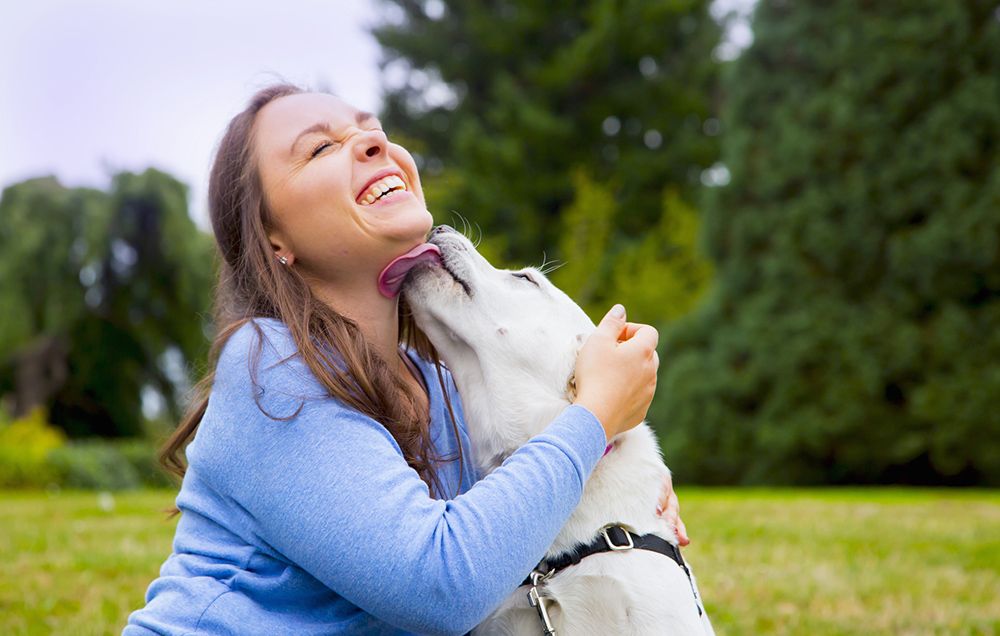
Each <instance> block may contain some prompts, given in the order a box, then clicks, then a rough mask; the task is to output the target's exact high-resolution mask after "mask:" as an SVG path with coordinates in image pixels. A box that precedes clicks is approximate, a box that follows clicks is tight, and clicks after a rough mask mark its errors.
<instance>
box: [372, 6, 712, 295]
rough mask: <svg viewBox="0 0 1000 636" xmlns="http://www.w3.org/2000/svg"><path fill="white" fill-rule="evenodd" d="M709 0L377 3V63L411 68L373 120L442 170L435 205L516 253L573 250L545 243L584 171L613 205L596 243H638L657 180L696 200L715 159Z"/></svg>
mask: <svg viewBox="0 0 1000 636" xmlns="http://www.w3.org/2000/svg"><path fill="white" fill-rule="evenodd" d="M707 4H708V2H707V1H705V0H684V1H682V2H677V1H675V0H656V1H650V0H625V1H611V0H590V1H587V2H511V1H509V0H493V1H490V2H474V3H470V2H459V1H457V0H444V1H437V0H433V1H431V2H414V1H411V0H391V1H385V2H383V6H384V8H385V9H386V13H387V14H388V15H390V16H394V17H393V18H392V19H390V20H389V21H387V22H386V23H385V24H383V25H381V26H379V27H377V28H376V29H375V30H374V34H375V36H376V38H377V39H378V41H379V42H380V44H381V45H382V47H383V49H384V52H385V59H384V62H383V69H384V70H385V71H386V73H385V74H386V75H387V76H390V77H391V76H392V71H393V69H395V71H396V72H397V74H400V75H401V76H402V77H403V78H404V81H402V82H397V83H396V84H389V85H387V86H386V93H385V102H384V104H385V105H384V110H383V113H382V119H383V121H384V123H385V124H386V127H387V128H388V130H389V133H390V135H391V136H394V137H395V138H397V139H398V140H400V141H401V143H403V144H404V145H405V146H406V147H407V148H410V149H411V150H412V151H414V152H415V153H416V154H417V155H418V156H419V166H420V168H421V174H422V176H423V179H424V181H427V182H433V181H434V180H435V179H436V178H444V180H445V181H446V183H447V187H446V188H435V187H434V186H433V185H432V186H431V188H430V189H431V191H432V194H433V195H434V196H432V197H429V199H428V201H429V206H431V211H432V212H434V213H435V214H436V215H438V217H439V220H441V219H440V217H441V216H442V215H443V216H447V214H448V213H449V212H451V211H457V212H459V213H461V214H462V215H464V216H465V217H468V218H469V219H471V220H473V221H475V222H477V223H479V225H480V227H481V228H482V230H483V232H484V234H485V236H486V242H487V243H488V244H490V246H491V249H493V250H494V251H495V252H497V253H502V254H503V255H504V257H505V258H507V259H509V260H510V261H513V262H517V263H520V264H523V263H526V262H533V261H535V260H536V259H539V258H540V257H541V256H542V253H543V252H545V253H546V255H547V256H549V257H557V258H559V259H561V260H568V259H567V258H566V256H567V255H566V254H562V253H553V247H554V246H556V245H558V244H559V243H560V230H561V228H562V227H563V225H564V224H563V222H562V220H561V216H562V214H563V212H564V211H565V210H566V209H567V208H568V206H570V205H571V203H572V202H573V200H574V199H575V198H576V196H577V194H578V193H577V192H576V191H575V190H574V180H573V177H572V175H573V174H574V173H579V174H585V175H587V176H586V178H587V179H589V180H590V181H591V182H593V183H595V184H596V185H597V186H598V187H602V188H605V189H608V190H609V192H610V194H611V196H612V198H613V201H614V204H615V205H614V206H613V210H612V211H613V212H614V217H613V218H611V219H609V226H608V231H609V243H608V245H609V249H608V251H606V252H605V253H604V254H603V257H604V258H606V259H613V258H614V257H615V256H616V255H617V254H619V253H620V251H622V250H625V249H628V248H629V247H630V246H631V245H632V244H633V243H635V242H636V241H639V240H640V237H641V235H642V234H643V233H644V232H645V231H646V229H647V228H649V227H655V226H656V225H657V223H658V221H659V219H660V216H661V211H662V207H661V201H662V196H663V191H664V188H666V187H668V186H669V187H672V188H674V190H675V191H676V192H677V194H678V196H680V197H681V198H682V199H685V200H688V201H690V200H691V198H692V196H693V192H694V191H695V189H696V188H697V185H698V179H699V175H700V173H701V170H702V169H703V168H705V167H707V166H710V165H712V164H713V163H714V162H715V161H716V159H717V143H716V138H715V137H714V136H713V135H714V134H715V132H716V126H715V124H716V122H715V121H714V120H711V104H710V98H711V94H712V92H711V91H712V87H713V82H714V80H715V75H716V63H715V62H714V61H713V59H712V57H711V52H712V50H713V48H714V47H715V46H716V44H717V43H718V40H719V27H718V25H717V24H716V23H715V22H713V21H712V19H711V18H710V16H709V15H708V13H707ZM400 70H401V71H402V73H399V71H400ZM706 122H708V125H707V127H706V126H705V124H706ZM706 130H707V132H706ZM575 183H576V184H577V185H579V184H580V181H579V180H577V181H576V182H575ZM449 220H450V219H448V218H445V219H443V221H445V222H447V221H449ZM588 265H590V266H593V268H594V269H595V270H603V271H606V272H610V270H609V269H608V268H607V267H604V266H602V265H601V264H600V263H589V264H588ZM609 275H610V274H609ZM595 284H596V285H597V286H598V287H605V286H607V285H608V284H610V280H600V281H597V282H596V283H595Z"/></svg>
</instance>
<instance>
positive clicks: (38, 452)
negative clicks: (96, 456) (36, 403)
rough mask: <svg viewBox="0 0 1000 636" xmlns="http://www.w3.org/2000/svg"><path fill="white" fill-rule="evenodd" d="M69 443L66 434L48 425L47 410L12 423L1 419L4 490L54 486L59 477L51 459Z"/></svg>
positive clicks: (1, 481)
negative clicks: (55, 452) (57, 450)
mask: <svg viewBox="0 0 1000 636" xmlns="http://www.w3.org/2000/svg"><path fill="white" fill-rule="evenodd" d="M0 415H2V412H0ZM65 442H66V438H65V436H64V435H63V433H62V431H60V430H59V429H57V428H55V427H53V426H51V425H49V423H48V422H47V421H46V413H45V408H44V407H35V408H34V409H32V410H31V411H30V412H29V413H28V414H27V415H25V416H24V417H22V418H19V419H16V420H14V421H12V422H8V421H6V420H5V418H2V417H0V488H11V487H15V488H16V487H23V486H45V485H48V484H49V483H52V482H54V481H55V480H56V476H57V475H56V472H55V470H54V468H53V467H52V465H51V464H50V463H49V462H48V458H49V455H50V453H51V452H53V451H54V450H56V449H59V448H60V447H62V446H63V444H65Z"/></svg>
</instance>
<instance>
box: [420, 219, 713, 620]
mask: <svg viewBox="0 0 1000 636" xmlns="http://www.w3.org/2000/svg"><path fill="white" fill-rule="evenodd" d="M430 242H432V243H434V244H436V245H437V246H438V248H439V249H440V250H441V256H442V261H443V265H444V267H438V266H435V265H420V266H418V267H417V268H415V269H414V270H413V271H412V272H411V273H410V275H409V276H408V278H407V281H406V283H405V285H404V287H403V294H404V295H405V298H406V300H407V303H408V304H409V306H410V307H411V308H412V311H413V314H414V318H415V320H416V322H417V324H418V325H419V326H420V328H421V329H422V330H423V331H424V333H425V334H427V336H428V338H430V340H431V342H432V343H433V344H434V346H435V348H436V349H437V350H438V353H439V354H440V355H441V357H442V359H443V360H444V362H445V363H446V364H447V365H448V367H449V369H451V373H452V376H453V377H454V379H455V384H456V385H457V386H458V390H459V392H460V393H461V396H462V405H463V408H464V410H465V415H466V424H467V426H468V429H469V434H470V437H471V440H472V445H473V454H474V455H475V458H476V461H477V464H478V466H479V469H480V473H481V474H483V475H485V474H487V473H488V472H490V471H491V470H493V469H494V468H496V467H497V466H499V465H500V464H501V463H502V462H503V460H504V459H506V458H507V457H508V456H509V455H510V454H511V453H513V452H514V451H515V450H517V449H518V448H519V447H520V446H522V445H523V444H524V443H525V442H527V441H528V440H529V439H530V438H531V437H533V436H534V435H536V434H538V433H540V432H542V431H543V430H544V429H545V428H546V426H547V425H548V424H549V423H550V422H551V421H552V420H553V419H555V417H556V416H557V415H558V414H559V413H560V412H561V411H562V410H563V409H564V408H565V407H566V406H567V405H568V404H569V403H570V402H571V395H572V392H571V391H572V389H571V386H570V381H571V377H572V373H573V370H574V367H575V366H576V355H577V352H578V351H579V349H580V347H581V345H582V344H583V342H584V341H585V340H586V338H587V336H588V335H589V334H590V333H591V332H592V331H594V329H595V328H596V327H595V325H594V323H593V322H592V321H591V320H590V318H588V317H587V315H586V314H585V313H584V312H583V310H582V309H580V307H579V306H578V305H577V304H576V303H575V302H573V300H572V299H570V297H569V296H567V295H566V294H565V293H563V292H562V291H561V290H559V289H558V288H557V287H556V286H555V285H553V284H552V283H551V282H549V281H548V280H547V279H546V278H545V276H544V275H543V274H542V273H541V272H539V271H538V270H537V269H534V268H526V269H523V270H518V271H517V272H512V271H510V270H497V269H496V268H494V267H493V266H492V265H490V263H489V262H487V261H486V259H484V258H483V257H482V256H481V255H480V254H479V253H478V252H476V250H475V247H474V246H473V245H472V243H471V242H470V241H469V240H468V239H467V238H466V237H465V236H463V235H461V234H459V233H458V232H456V231H454V230H451V228H447V226H442V229H440V230H438V231H436V232H435V233H434V234H433V235H432V237H431V239H430ZM518 273H523V274H526V275H528V276H530V277H531V279H532V280H533V281H535V282H534V283H533V282H531V281H530V280H525V279H523V278H520V277H517V276H515V274H518ZM613 443H614V446H615V448H614V450H613V451H612V452H610V453H608V454H607V455H605V457H604V458H603V459H601V461H600V462H599V463H598V465H597V467H596V468H595V469H594V471H593V473H592V474H591V476H590V478H589V479H588V481H587V484H586V487H585V489H584V493H583V498H582V499H581V501H580V504H579V505H578V506H577V508H576V510H575V511H574V512H573V514H572V516H571V517H570V519H569V521H567V523H566V525H565V526H564V527H563V528H562V530H561V531H560V533H559V536H558V537H556V539H555V541H554V542H553V544H552V546H551V547H550V549H549V551H548V553H547V554H546V558H547V559H551V558H555V557H557V556H559V555H560V554H562V553H564V552H567V551H569V550H571V549H572V548H574V547H576V546H577V545H580V544H585V543H590V542H591V541H592V540H594V539H595V538H596V537H597V536H598V533H599V530H600V528H602V527H604V526H605V525H607V524H609V523H621V524H624V525H625V526H626V527H628V528H630V529H631V530H632V531H633V532H636V533H638V534H647V533H654V534H657V535H659V536H661V537H663V538H664V539H666V540H668V541H670V542H671V543H674V544H676V542H677V540H676V537H675V533H674V528H673V527H672V526H671V525H670V524H669V523H668V522H667V521H665V520H664V519H663V518H661V517H659V516H657V515H656V514H655V510H656V506H657V503H658V499H659V495H660V492H661V488H662V484H663V480H664V477H665V476H666V475H667V474H669V471H668V469H667V467H666V466H665V465H664V464H663V461H662V459H661V456H660V450H659V446H658V444H657V442H656V439H655V437H654V435H653V432H652V431H651V430H650V429H649V427H647V426H646V424H645V423H643V424H640V425H639V426H637V427H636V428H634V429H632V430H630V431H628V432H626V433H623V434H621V435H619V436H617V437H616V438H615V439H614V440H613ZM689 567H690V566H689ZM527 589H528V588H527V587H520V588H518V589H517V590H515V591H514V592H513V593H512V594H511V596H510V597H509V598H508V599H506V601H505V602H504V603H503V604H502V605H501V606H500V607H499V608H498V609H497V610H496V611H495V612H494V613H493V614H492V615H491V616H490V617H489V618H487V619H486V620H485V621H484V622H483V623H482V624H480V625H479V627H477V629H476V633H477V634H491V635H492V634H509V635H511V636H513V635H515V634H517V635H520V634H524V635H529V634H530V635H532V636H534V635H537V634H540V633H541V624H540V621H539V617H538V614H537V611H536V610H535V609H534V608H532V607H530V605H529V603H528V600H527V596H526V592H527ZM541 592H542V595H543V596H545V597H548V598H549V599H550V600H549V601H548V602H547V606H548V608H549V613H550V616H551V618H552V621H553V623H554V625H555V628H556V632H557V633H558V634H561V635H567V636H575V635H581V636H589V635H598V634H600V635H605V634H698V635H704V634H712V633H713V632H712V627H711V625H710V623H709V621H708V619H707V616H705V615H704V612H703V613H702V616H699V614H698V609H697V606H696V603H700V600H696V599H695V596H694V594H693V592H692V586H691V583H690V582H689V581H688V578H687V576H686V575H685V574H684V572H683V571H682V570H681V568H680V567H678V565H677V564H676V563H674V562H673V561H672V560H671V559H669V558H668V557H666V556H664V555H661V554H657V553H655V552H650V551H647V550H630V551H627V552H605V553H601V554H595V555H591V556H588V557H586V558H585V559H584V560H583V561H582V562H581V563H580V564H578V565H575V566H571V567H568V568H566V569H565V570H563V571H561V572H558V573H556V574H555V575H554V576H553V577H552V578H551V579H549V580H548V581H546V583H545V585H544V586H543V587H542V588H541Z"/></svg>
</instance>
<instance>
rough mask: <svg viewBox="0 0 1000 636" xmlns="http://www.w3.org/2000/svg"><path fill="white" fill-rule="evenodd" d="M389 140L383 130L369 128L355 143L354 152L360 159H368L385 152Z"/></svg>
mask: <svg viewBox="0 0 1000 636" xmlns="http://www.w3.org/2000/svg"><path fill="white" fill-rule="evenodd" d="M388 143H389V140H388V139H387V138H386V136H385V133H384V132H382V131H381V130H369V131H367V132H366V133H365V134H364V135H363V136H361V137H360V138H359V139H358V142H357V143H356V144H354V153H355V155H356V156H357V158H358V161H367V160H369V159H373V158H375V157H377V156H379V155H380V154H384V153H385V148H386V144H388Z"/></svg>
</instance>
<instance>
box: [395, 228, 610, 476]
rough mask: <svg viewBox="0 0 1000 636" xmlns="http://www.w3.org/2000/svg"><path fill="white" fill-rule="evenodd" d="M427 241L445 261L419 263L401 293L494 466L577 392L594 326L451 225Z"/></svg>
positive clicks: (540, 278) (552, 291)
mask: <svg viewBox="0 0 1000 636" xmlns="http://www.w3.org/2000/svg"><path fill="white" fill-rule="evenodd" d="M429 242H430V243H433V244H434V245H436V246H437V247H438V248H439V249H440V250H441V263H440V264H437V263H425V264H421V265H420V266H417V267H415V268H414V269H413V270H412V271H411V272H410V273H409V274H408V276H407V278H406V282H405V284H404V285H403V290H402V293H403V295H404V297H405V298H406V301H407V304H408V305H409V306H410V307H411V309H412V311H413V314H414V319H415V320H416V322H417V325H418V326H419V327H420V328H421V330H423V332H424V333H425V334H426V335H427V337H428V338H430V340H431V342H432V343H433V344H434V347H435V348H436V349H437V350H438V353H439V354H440V355H441V357H442V359H443V360H444V362H445V363H446V364H447V365H448V368H450V369H451V372H452V376H453V377H454V378H455V383H456V385H457V386H458V389H459V391H460V392H461V396H462V404H463V407H464V409H465V414H466V422H467V424H468V425H469V428H470V434H471V435H472V436H473V439H474V442H476V443H477V455H479V456H480V459H481V460H483V461H484V462H485V464H486V465H487V467H489V466H488V465H489V463H490V462H489V461H488V460H489V456H494V455H496V456H499V455H503V456H506V455H505V453H509V452H510V451H511V450H513V449H515V448H517V447H518V446H520V445H521V444H523V443H524V442H525V441H527V439H528V438H530V437H531V436H533V435H535V434H537V433H539V432H541V430H543V429H544V427H545V426H546V425H547V424H548V423H549V422H550V421H551V420H552V418H554V417H555V415H557V414H558V413H559V411H561V410H562V409H563V408H564V407H565V406H566V405H567V404H568V403H569V402H570V401H571V400H572V398H573V393H572V391H573V387H572V374H573V369H574V367H575V366H576V354H577V352H578V351H579V349H580V346H581V345H582V344H583V342H584V341H585V340H586V338H587V336H588V335H589V334H590V333H591V332H592V331H593V330H594V329H595V326H594V323H593V321H591V320H590V318H589V317H588V316H587V314H586V313H584V311H583V310H582V309H580V307H579V306H578V305H577V304H576V303H575V302H573V300H572V299H571V298H570V297H569V296H567V295H566V294H565V293H564V292H562V291H561V290H560V289H559V288H558V287H556V286H555V285H553V284H552V283H551V282H549V280H548V279H547V278H546V277H545V275H544V274H542V273H541V272H540V271H538V270H537V269H535V268H532V267H529V268H524V269H519V270H506V269H496V268H495V267H493V266H492V265H490V263H489V262H488V261H487V260H486V259H485V258H483V257H482V256H481V255H480V254H479V253H478V252H477V251H476V249H475V246H473V244H472V242H471V241H469V239H467V238H466V237H465V236H463V235H462V234H460V233H459V232H457V231H455V230H453V229H452V228H450V227H448V226H446V225H444V226H438V227H437V228H435V229H434V231H433V232H432V233H431V236H430V238H429ZM484 452H485V453H486V456H484V455H483V453H484Z"/></svg>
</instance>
